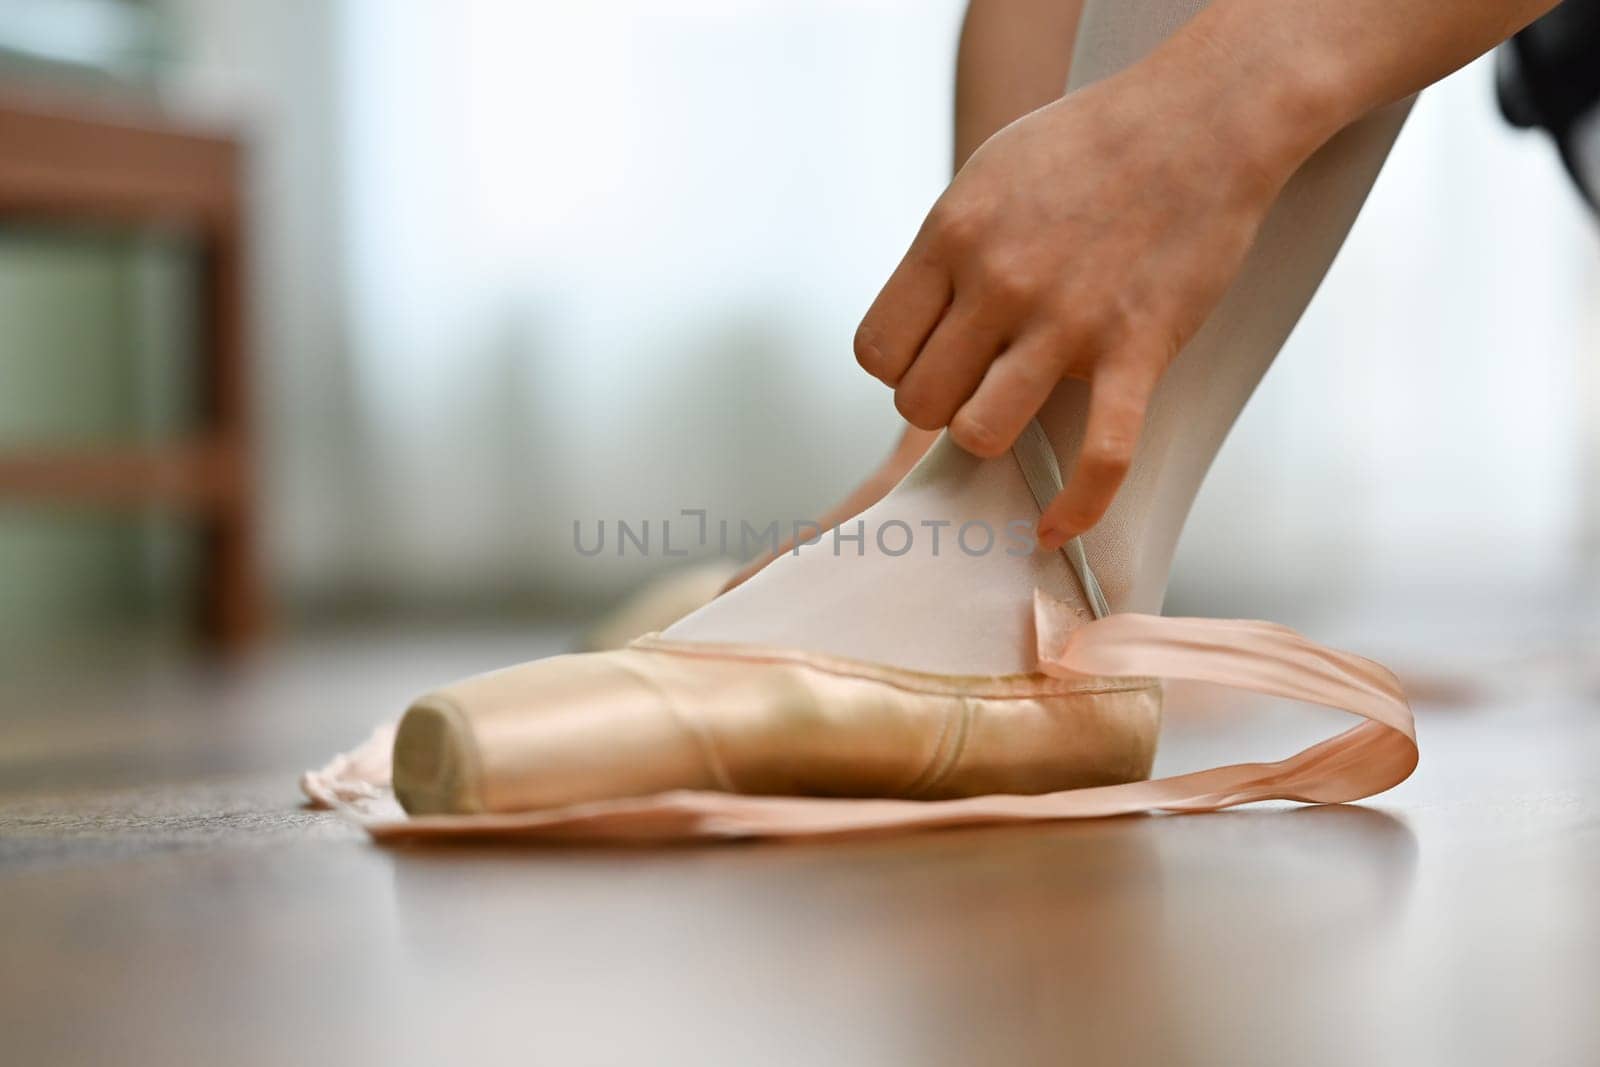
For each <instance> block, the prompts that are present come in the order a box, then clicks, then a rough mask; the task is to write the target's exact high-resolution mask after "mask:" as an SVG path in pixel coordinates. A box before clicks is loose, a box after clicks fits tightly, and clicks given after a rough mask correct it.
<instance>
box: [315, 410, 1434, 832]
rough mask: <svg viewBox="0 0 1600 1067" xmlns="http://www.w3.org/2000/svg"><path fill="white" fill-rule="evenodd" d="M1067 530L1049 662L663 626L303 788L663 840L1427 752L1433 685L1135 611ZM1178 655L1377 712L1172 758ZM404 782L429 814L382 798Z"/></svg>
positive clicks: (501, 688) (1025, 444) (976, 813)
mask: <svg viewBox="0 0 1600 1067" xmlns="http://www.w3.org/2000/svg"><path fill="white" fill-rule="evenodd" d="M1048 445H1049V442H1048V441H1047V440H1046V439H1045V437H1044V433H1043V431H1042V430H1040V429H1039V428H1038V426H1037V425H1036V424H1034V425H1031V426H1030V427H1029V429H1028V431H1027V432H1026V433H1025V434H1024V435H1023V437H1022V438H1021V439H1020V440H1019V441H1018V445H1017V447H1016V448H1015V449H1014V454H1015V455H1016V458H1017V461H1018V463H1019V464H1020V465H1021V467H1022V469H1023V473H1024V475H1025V476H1026V478H1027V481H1028V484H1029V487H1030V489H1032V491H1033V494H1034V496H1035V498H1036V499H1037V500H1038V501H1039V503H1040V506H1041V507H1042V506H1043V505H1044V503H1046V502H1047V501H1048V500H1049V499H1050V498H1051V497H1052V496H1053V495H1054V494H1055V493H1056V492H1059V491H1060V488H1061V473H1060V469H1059V467H1058V466H1057V464H1056V461H1055V458H1054V455H1053V453H1052V452H1051V450H1050V449H1049V447H1048ZM1063 553H1064V555H1065V556H1066V559H1067V562H1068V563H1069V565H1070V566H1071V568H1072V570H1073V572H1074V574H1075V575H1076V577H1077V580H1078V585H1079V592H1080V593H1081V594H1082V596H1081V598H1074V599H1073V600H1072V601H1065V600H1061V599H1058V598H1056V597H1054V596H1052V595H1050V594H1049V593H1047V592H1045V591H1043V590H1038V591H1036V592H1035V594H1034V616H1033V617H1034V637H1035V642H1036V653H1037V655H1036V662H1037V670H1036V671H1035V672H1033V673H1028V674H1014V675H998V676H955V675H938V674H925V673H920V672H917V671H910V670H905V669H902V668H898V667H889V666H881V665H876V664H870V663H863V662H858V661H853V660H849V659H843V658H837V657H831V656H825V655H820V654H814V653H809V652H801V651H794V650H784V649H772V648H764V647H759V646H753V645H739V644H711V643H699V642H686V641H670V640H665V639H662V638H660V637H656V636H647V637H644V638H641V639H639V640H637V641H634V642H633V643H631V644H630V645H628V646H627V647H625V648H622V649H619V650H616V651H611V652H599V653H589V654H584V655H573V656H559V657H556V658H553V659H547V660H540V661H538V662H535V663H528V664H524V665H522V666H520V667H512V668H510V669H509V670H504V671H498V672H495V673H493V674H485V675H480V676H479V677H476V678H471V679H468V680H467V681H464V682H459V683H457V684H455V685H452V686H447V687H446V688H444V689H441V690H439V691H437V692H435V693H431V694H429V695H428V696H425V697H423V698H422V699H421V700H418V701H417V702H416V703H415V704H413V705H412V707H411V709H410V710H409V711H408V712H407V713H406V715H405V717H404V718H403V719H402V720H401V722H400V724H399V728H398V731H397V732H396V733H395V735H394V740H393V742H392V744H391V742H390V732H389V731H390V730H391V729H392V728H391V727H383V728H380V730H378V731H377V732H375V733H374V734H373V736H372V737H371V738H370V739H369V740H368V741H367V742H366V743H365V744H363V745H362V746H360V747H359V748H358V749H356V750H354V751H353V752H350V753H346V754H344V755H341V756H337V757H335V758H334V759H333V760H332V761H331V762H330V763H329V764H328V765H327V766H325V767H323V768H322V769H320V770H317V771H308V772H307V773H306V774H305V775H304V776H303V777H302V779H301V788H302V789H303V790H304V792H305V793H306V796H307V797H308V798H309V799H310V800H311V801H312V803H313V804H315V805H318V806H322V807H334V808H340V809H343V810H345V811H346V812H347V813H349V814H351V815H352V816H354V817H355V818H357V819H359V820H360V822H361V823H362V825H363V826H364V827H365V828H366V829H367V831H368V832H369V833H370V834H371V835H372V837H373V838H374V839H375V840H378V841H385V842H401V841H426V840H432V839H439V838H451V837H489V838H496V839H501V840H521V841H595V842H598V841H627V842H644V841H652V842H662V841H705V840H721V839H728V838H773V839H775V838H788V839H797V838H823V837H841V836H851V835H859V834H875V833H885V832H891V831H894V832H903V831H910V830H925V829H933V828H939V827H952V826H982V825H999V824H1010V823H1028V822H1039V821H1048V820H1055V819H1084V818H1104V817H1107V816H1115V815H1128V814H1132V813H1135V812H1151V811H1167V812H1203V811H1218V810H1221V809H1223V808H1231V807H1234V806H1236V805H1240V804H1250V803H1255V802H1257V801H1264V800H1292V801H1299V802H1301V803H1309V804H1332V803H1346V802H1349V801H1353V800H1359V799H1361V798H1363V797H1368V796H1372V795H1374V794H1376V793H1380V792H1382V791H1384V790H1386V789H1388V788H1390V787H1391V786H1394V785H1396V784H1398V783H1399V782H1402V781H1404V780H1405V779H1406V777H1407V776H1408V775H1410V774H1411V772H1412V770H1413V769H1414V768H1415V767H1416V765H1417V758H1418V751H1417V740H1416V729H1415V724H1414V722H1413V720H1412V715H1411V709H1410V706H1409V705H1408V704H1407V702H1406V699H1405V693H1404V691H1403V690H1402V688H1401V686H1400V683H1399V681H1398V680H1397V679H1396V678H1395V677H1394V675H1393V674H1392V673H1391V672H1389V671H1388V670H1386V669H1385V668H1384V667H1383V666H1382V665H1380V664H1377V663H1374V662H1372V661H1371V660H1367V659H1364V658H1362V657H1360V656H1356V655H1353V654H1351V653H1348V652H1341V651H1339V650H1337V649H1330V648H1326V647H1323V646H1321V645H1318V644H1316V643H1314V642H1312V641H1310V640H1308V639H1306V638H1305V637H1303V636H1301V635H1300V634H1297V633H1295V632H1294V631H1292V630H1289V629H1287V628H1285V627H1282V626H1276V625H1274V624H1272V623H1265V622H1254V621H1249V620H1237V619H1183V618H1164V617H1161V616H1155V615H1141V614H1132V613H1121V614H1114V613H1111V612H1110V610H1109V605H1108V604H1107V602H1106V598H1105V595H1104V593H1103V592H1102V590H1101V588H1100V586H1099V584H1098V582H1096V580H1095V576H1094V574H1093V572H1092V570H1091V569H1090V567H1089V564H1088V560H1087V559H1086V558H1085V556H1084V552H1083V546H1082V545H1081V543H1079V542H1078V541H1076V540H1073V541H1071V542H1068V544H1067V545H1066V546H1064V548H1063ZM1083 604H1087V606H1088V609H1089V611H1090V613H1092V615H1093V616H1094V618H1093V620H1092V621H1086V620H1085V619H1084V618H1083V617H1082V613H1081V608H1082V605H1083ZM1157 678H1177V679H1183V680H1187V681H1194V682H1203V683H1207V684H1210V685H1219V686H1227V687H1231V688H1235V689H1240V690H1244V691H1248V692H1253V693H1259V694H1264V695H1268V696H1274V697H1279V698H1283V699H1286V700H1291V701H1297V702H1301V703H1308V704H1314V705H1320V706H1323V707H1328V708H1337V709H1340V710H1343V711H1346V712H1348V713H1350V714H1352V715H1354V716H1356V717H1357V718H1359V719H1360V720H1362V721H1361V722H1359V723H1358V724H1357V725H1355V726H1353V727H1350V728H1349V729H1346V730H1345V731H1343V732H1342V733H1339V734H1337V735H1335V736H1333V737H1330V738H1327V739H1326V740H1323V741H1320V742H1317V743H1316V744H1312V745H1310V746H1308V747H1306V748H1304V749H1302V750H1300V751H1299V752H1296V753H1294V754H1293V755H1290V756H1288V757H1286V758H1284V759H1280V760H1277V761H1275V762H1272V763H1237V764H1226V765H1222V766H1216V767H1210V768H1207V769H1203V770H1197V771H1191V772H1189V773H1186V774H1179V775H1175V776H1173V777H1169V778H1159V779H1150V778H1149V773H1150V765H1151V762H1152V759H1153V757H1154V754H1155V747H1156V735H1157V732H1158V730H1159V727H1160V720H1161V690H1160V688H1159V686H1158V684H1157V682H1156V681H1155V679H1157ZM391 771H392V774H391ZM391 785H392V788H393V792H394V794H395V796H396V798H397V799H398V800H399V801H400V804H401V806H402V807H403V808H404V809H405V810H406V812H407V813H408V815H407V816H405V817H396V816H395V815H393V814H391V813H387V812H385V811H384V810H383V809H384V808H385V807H386V806H390V805H391V802H390V801H389V800H388V793H389V791H390V787H391ZM863 798H874V799H863Z"/></svg>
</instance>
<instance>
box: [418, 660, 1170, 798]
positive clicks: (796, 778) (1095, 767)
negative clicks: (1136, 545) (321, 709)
mask: <svg viewBox="0 0 1600 1067" xmlns="http://www.w3.org/2000/svg"><path fill="white" fill-rule="evenodd" d="M1160 723H1161V690H1160V687H1159V685H1158V684H1157V682H1156V681H1155V680H1154V679H1153V678H1117V679H1097V678H1075V679H1057V678H1051V677H1048V676H1046V675H1043V674H1027V675H1004V676H985V677H961V676H948V675H934V674H923V673H919V672H915V671H908V670H902V669H899V668H894V667H887V666H881V665H876V664H868V663H861V662H855V661H850V660H845V659H840V658H835V657H829V656H820V655H813V654H810V653H802V652H794V651H784V650H775V649H764V648H759V647H754V646H740V645H712V644H701V643H687V642H673V641H665V640H662V639H660V638H657V637H654V636H650V637H645V638H642V639H640V640H638V641H635V642H634V643H633V644H631V645H629V646H628V647H626V648H624V649H620V650H617V651H613V652H604V653H591V654H586V655H572V656H557V657H554V658H551V659H545V660H539V661H536V662H533V663H527V664H523V665H521V666H518V667H512V668H510V669H507V670H502V671H496V672H494V673H491V674H485V675H480V676H478V677H476V678H471V679H468V680H466V681H464V682H459V683H457V684H455V685H452V686H448V687H446V688H444V689H441V690H438V691H437V692H434V693H431V694H429V695H427V696H425V697H423V698H422V699H420V700H418V701H417V702H416V703H415V704H413V705H412V706H411V708H410V710H408V711H407V712H406V714H405V717H404V718H403V719H402V720H401V722H400V727H399V731H398V733H397V735H396V739H395V744H394V772H393V773H394V790H395V795H396V797H397V798H398V799H399V801H400V804H401V806H402V807H404V808H405V810H406V811H407V812H408V813H410V814H412V815H432V814H451V815H461V814H488V813H512V812H528V811H536V810H542V809H547V808H557V807H562V806H566V805H572V804H580V803H585V802H589V801H600V800H615V799H618V798H625V797H639V796H647V795H652V794H658V793H665V792H669V791H672V790H680V789H687V790H709V791H716V792H723V793H737V794H746V795H765V796H821V797H892V798H903V799H918V800H939V799H951V798H958V797H969V796H983V795H987V794H995V793H1003V794H1037V793H1047V792H1055V791H1060V790H1067V789H1078V788H1083V787H1087V786H1100V785H1114V784H1118V783H1122V782H1130V781H1137V780H1141V779H1143V778H1146V777H1148V775H1149V773H1150V766H1151V762H1152V761H1153V759H1154V757H1155V748H1156V737H1157V734H1158V733H1159V731H1160Z"/></svg>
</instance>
